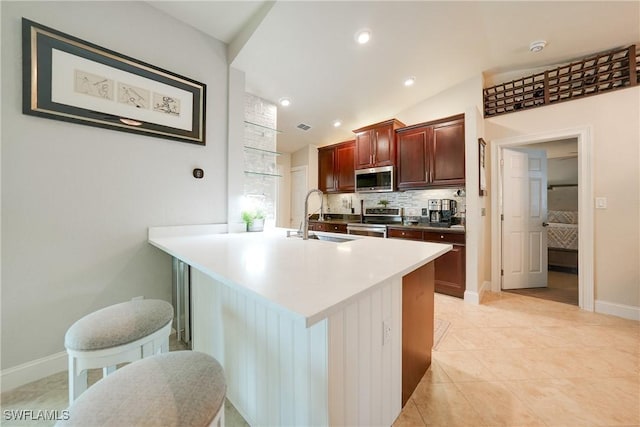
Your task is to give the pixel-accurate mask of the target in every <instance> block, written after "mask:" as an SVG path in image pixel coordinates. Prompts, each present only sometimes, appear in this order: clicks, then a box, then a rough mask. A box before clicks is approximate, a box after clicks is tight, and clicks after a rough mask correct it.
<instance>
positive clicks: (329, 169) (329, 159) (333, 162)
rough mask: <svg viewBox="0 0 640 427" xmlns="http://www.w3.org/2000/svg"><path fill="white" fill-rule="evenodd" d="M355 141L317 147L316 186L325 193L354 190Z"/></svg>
mask: <svg viewBox="0 0 640 427" xmlns="http://www.w3.org/2000/svg"><path fill="white" fill-rule="evenodd" d="M355 149H356V147H355V141H345V142H341V143H339V144H334V145H329V146H326V147H320V148H318V188H320V190H322V191H323V192H325V193H342V192H350V193H352V192H354V191H355V172H354V170H355V163H354V157H355Z"/></svg>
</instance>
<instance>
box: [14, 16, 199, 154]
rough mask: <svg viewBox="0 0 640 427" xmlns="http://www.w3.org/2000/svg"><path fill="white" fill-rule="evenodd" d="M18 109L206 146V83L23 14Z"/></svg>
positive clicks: (44, 115)
mask: <svg viewBox="0 0 640 427" xmlns="http://www.w3.org/2000/svg"><path fill="white" fill-rule="evenodd" d="M22 53H23V64H22V68H23V70H22V72H23V91H22V97H23V98H22V112H23V113H24V114H28V115H32V116H39V117H46V118H49V119H55V120H62V121H66V122H72V123H79V124H84V125H89V126H97V127H101V128H105V129H112V130H118V131H123V132H130V133H136V134H141V135H148V136H155V137H159V138H167V139H172V140H178V141H182V142H188V143H192V144H198V145H205V144H206V140H205V135H206V132H205V129H206V123H205V111H206V89H207V88H206V85H205V84H204V83H200V82H198V81H195V80H193V79H190V78H187V77H184V76H180V75H178V74H175V73H172V72H170V71H167V70H164V69H162V68H159V67H156V66H153V65H150V64H147V63H145V62H142V61H138V60H137V59H134V58H131V57H128V56H126V55H122V54H120V53H117V52H114V51H112V50H109V49H106V48H103V47H100V46H97V45H95V44H93V43H89V42H87V41H84V40H81V39H79V38H77V37H73V36H70V35H68V34H65V33H62V32H60V31H57V30H54V29H52V28H49V27H46V26H44V25H40V24H38V23H36V22H33V21H30V20H29V19H26V18H22Z"/></svg>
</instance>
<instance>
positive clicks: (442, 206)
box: [422, 199, 457, 227]
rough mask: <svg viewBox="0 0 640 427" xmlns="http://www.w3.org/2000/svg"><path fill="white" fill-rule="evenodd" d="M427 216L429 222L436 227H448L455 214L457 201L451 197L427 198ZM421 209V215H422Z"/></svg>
mask: <svg viewBox="0 0 640 427" xmlns="http://www.w3.org/2000/svg"><path fill="white" fill-rule="evenodd" d="M428 204H429V207H428V208H427V209H426V210H427V216H428V218H429V224H430V225H432V226H437V227H450V226H451V223H452V221H453V216H454V215H455V214H456V207H457V202H456V201H455V200H451V199H429V200H428ZM424 211H425V209H423V213H422V215H424Z"/></svg>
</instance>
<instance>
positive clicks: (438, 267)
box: [424, 231, 466, 298]
mask: <svg viewBox="0 0 640 427" xmlns="http://www.w3.org/2000/svg"><path fill="white" fill-rule="evenodd" d="M424 240H425V241H428V242H436V243H450V244H452V245H453V249H452V250H451V251H449V252H447V253H446V254H444V255H442V256H441V257H439V258H436V260H435V290H436V292H438V293H441V294H446V295H451V296H454V297H458V298H464V291H465V289H466V285H465V280H466V266H465V262H466V250H465V235H464V234H461V233H447V232H444V231H443V232H425V233H424Z"/></svg>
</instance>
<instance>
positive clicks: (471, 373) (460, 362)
mask: <svg viewBox="0 0 640 427" xmlns="http://www.w3.org/2000/svg"><path fill="white" fill-rule="evenodd" d="M433 359H435V360H437V361H438V364H439V365H440V367H441V368H442V369H443V370H444V372H446V374H447V376H448V377H449V378H451V380H452V381H454V382H459V381H490V380H494V379H496V377H495V375H493V374H492V373H491V372H490V371H489V370H488V369H487V368H486V367H485V366H484V365H483V364H482V363H481V362H480V361H479V360H478V359H477V358H476V357H475V356H474V354H473V352H468V351H439V352H434V353H433V356H432V360H433Z"/></svg>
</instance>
